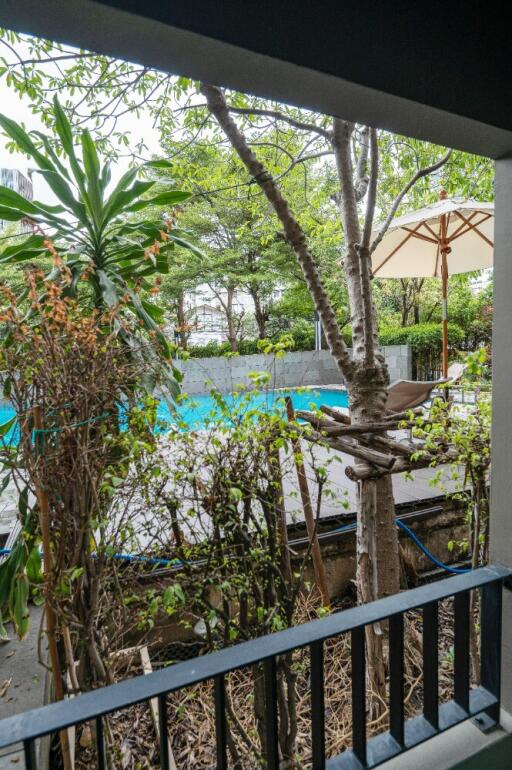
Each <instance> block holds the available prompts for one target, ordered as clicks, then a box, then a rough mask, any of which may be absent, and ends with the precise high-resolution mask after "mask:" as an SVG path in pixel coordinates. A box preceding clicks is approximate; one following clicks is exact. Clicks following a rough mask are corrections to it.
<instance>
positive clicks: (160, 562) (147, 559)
mask: <svg viewBox="0 0 512 770" xmlns="http://www.w3.org/2000/svg"><path fill="white" fill-rule="evenodd" d="M10 553H11V549H10V548H0V556H8V555H9V554H10ZM112 558H113V559H119V560H120V561H140V562H144V563H145V564H150V565H151V566H155V565H156V566H158V567H168V566H169V564H182V562H181V561H180V560H179V559H156V558H154V557H151V556H136V555H133V554H131V553H115V554H114V555H113V557H112Z"/></svg>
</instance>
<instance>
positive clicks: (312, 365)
mask: <svg viewBox="0 0 512 770" xmlns="http://www.w3.org/2000/svg"><path fill="white" fill-rule="evenodd" d="M384 355H385V356H386V361H387V364H388V366H389V376H390V378H391V381H392V382H393V380H399V379H404V380H407V379H411V349H410V347H409V346H408V345H389V346H387V347H385V348H384ZM178 366H179V368H180V369H181V370H182V372H183V374H184V381H183V391H184V392H185V393H189V394H190V395H197V394H200V393H207V392H208V391H209V390H210V389H211V388H212V387H215V388H217V389H218V390H220V391H221V392H222V393H229V392H230V391H232V390H233V387H234V386H235V385H237V384H240V383H243V382H247V375H248V373H249V372H257V371H260V372H263V371H269V372H271V374H272V387H274V388H286V387H300V386H303V385H334V384H337V385H339V384H341V383H342V380H341V377H340V375H339V372H338V369H337V367H336V364H335V363H334V359H333V358H332V356H331V354H330V352H329V351H328V350H320V351H314V350H307V351H297V352H295V353H287V354H286V355H285V357H284V358H282V359H279V360H275V359H274V357H273V356H264V355H252V356H235V357H234V358H224V357H222V356H221V357H214V358H190V359H189V360H188V361H180V362H178ZM208 381H210V384H209V383H208Z"/></svg>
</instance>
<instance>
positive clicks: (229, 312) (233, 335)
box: [224, 286, 238, 353]
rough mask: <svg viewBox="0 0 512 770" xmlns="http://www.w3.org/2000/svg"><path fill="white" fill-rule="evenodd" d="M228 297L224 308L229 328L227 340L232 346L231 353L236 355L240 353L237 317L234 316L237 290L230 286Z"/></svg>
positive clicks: (227, 290)
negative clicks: (234, 301) (234, 299)
mask: <svg viewBox="0 0 512 770" xmlns="http://www.w3.org/2000/svg"><path fill="white" fill-rule="evenodd" d="M226 292H227V297H226V304H225V306H224V310H225V313H226V322H227V326H228V331H227V338H228V342H229V344H230V346H231V351H232V352H233V353H236V352H237V351H238V334H237V331H238V330H237V327H236V323H235V317H234V314H233V298H234V295H235V290H234V288H233V287H232V286H228V288H227V289H226Z"/></svg>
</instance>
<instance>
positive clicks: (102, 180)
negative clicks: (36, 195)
mask: <svg viewBox="0 0 512 770" xmlns="http://www.w3.org/2000/svg"><path fill="white" fill-rule="evenodd" d="M54 116H55V129H56V132H57V135H58V137H59V140H60V144H61V148H62V155H61V157H59V156H58V155H57V153H56V152H55V150H54V149H53V148H52V146H51V143H50V141H49V140H48V138H47V137H45V136H44V135H42V134H40V133H37V132H34V134H33V135H36V136H37V137H38V139H39V141H40V143H41V144H42V147H43V149H42V150H40V149H38V147H37V146H36V144H35V142H34V141H33V139H32V138H31V136H30V134H28V133H27V132H25V131H24V130H23V129H22V128H21V127H20V126H19V125H17V124H16V123H15V122H14V121H12V120H11V119H10V118H7V117H6V116H5V115H0V126H1V127H2V129H3V130H4V132H5V133H6V134H7V135H8V136H9V137H10V138H11V139H13V140H14V141H15V142H16V144H17V145H18V147H19V148H20V150H22V152H24V153H26V154H27V155H29V156H30V157H31V159H32V160H33V161H34V163H35V165H36V166H37V170H38V172H39V173H40V174H41V175H42V176H43V177H44V179H45V180H46V182H47V183H48V185H49V187H50V188H51V190H52V191H53V193H54V195H55V196H56V197H57V199H58V200H59V205H57V206H48V205H47V204H45V203H42V202H39V201H27V200H25V198H23V197H22V196H20V195H18V194H17V193H16V192H14V191H13V190H10V189H9V188H6V187H1V186H0V218H1V219H5V220H8V221H11V222H16V221H21V220H28V221H30V222H31V223H32V224H33V227H34V234H33V235H30V236H28V237H27V238H26V240H25V241H24V242H23V243H21V244H17V245H16V246H10V247H7V248H5V249H4V250H3V251H2V252H0V263H4V264H5V263H8V264H12V263H22V262H29V261H33V260H34V259H37V258H38V257H42V256H45V255H47V254H48V239H49V240H51V242H52V244H53V247H54V248H55V249H56V251H57V253H58V255H59V257H60V259H61V260H62V264H63V265H64V266H65V267H66V268H68V269H69V271H70V273H71V276H72V280H71V283H70V284H69V287H68V289H67V291H68V293H69V294H71V295H73V296H77V295H78V292H79V290H80V287H81V285H82V280H81V279H82V276H83V277H84V280H85V281H87V282H88V283H89V284H90V286H91V287H92V298H93V299H92V301H93V302H94V305H95V307H96V308H97V309H99V310H103V309H107V308H112V307H114V306H116V305H118V304H119V302H120V300H121V298H126V297H128V298H129V299H128V304H127V306H126V307H127V308H128V309H129V311H130V312H131V313H133V314H134V315H135V316H136V317H137V319H138V320H139V321H140V322H141V323H142V325H143V326H144V328H146V329H147V330H148V331H150V332H152V337H154V338H156V339H157V341H158V346H159V353H160V354H162V353H163V356H164V358H169V357H170V350H169V346H168V344H167V342H166V339H165V337H164V335H163V334H162V332H161V330H160V327H159V323H160V322H161V321H162V312H161V311H160V309H159V308H157V307H156V306H155V305H153V304H152V303H151V302H148V301H146V300H144V298H143V297H141V296H140V295H139V291H140V287H141V286H142V288H149V287H150V286H151V281H152V279H153V278H154V277H155V276H156V275H157V274H159V273H167V272H168V270H169V264H168V257H169V252H170V251H171V250H172V249H174V248H175V246H176V245H179V246H180V247H182V248H189V249H191V250H194V251H196V252H197V249H195V247H194V246H192V245H191V244H190V243H189V242H188V241H187V239H186V235H185V234H184V233H182V232H179V231H178V230H174V229H172V228H168V227H167V225H166V221H165V219H164V218H162V219H160V220H156V219H154V218H151V219H150V220H147V221H145V220H144V219H142V220H140V215H139V220H140V221H131V220H130V216H131V215H133V214H134V213H135V212H143V211H144V210H145V209H147V208H148V207H152V210H154V207H161V208H164V207H171V208H172V207H174V206H176V205H177V204H179V203H182V202H183V201H185V200H186V199H187V198H188V197H189V193H186V192H183V191H181V190H165V191H163V192H162V191H160V192H158V194H157V195H155V196H153V197H151V196H149V195H148V193H149V191H150V190H151V188H152V187H153V185H155V183H156V180H154V181H152V180H150V179H149V180H148V179H144V180H142V179H139V178H138V177H139V176H140V174H141V172H142V171H143V170H144V169H148V168H157V169H161V168H168V167H169V166H170V164H169V163H168V162H167V161H165V160H157V161H150V162H148V163H145V164H142V165H141V166H139V167H137V168H132V169H130V170H129V171H127V172H126V173H125V174H124V175H123V176H122V177H121V179H120V180H119V181H118V182H117V184H116V185H114V186H113V187H112V189H111V190H110V191H109V182H110V168H109V165H108V164H107V163H106V164H104V165H103V166H102V163H101V161H100V158H99V157H98V154H97V151H96V147H95V144H94V141H93V140H92V138H91V136H90V134H89V132H88V131H83V132H82V133H81V136H80V137H79V139H80V147H81V150H80V152H77V149H76V146H75V143H76V144H78V142H75V140H76V139H78V138H77V137H74V136H73V132H72V129H71V126H70V123H69V121H68V119H67V118H66V115H65V113H64V111H63V110H62V107H61V106H60V104H59V102H58V99H57V98H55V100H54ZM86 267H87V268H89V269H88V270H85V268H86ZM86 294H87V296H91V292H87V293H86Z"/></svg>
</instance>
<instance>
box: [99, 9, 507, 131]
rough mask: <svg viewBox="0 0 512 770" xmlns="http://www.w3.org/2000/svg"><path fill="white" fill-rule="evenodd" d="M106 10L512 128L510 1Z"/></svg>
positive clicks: (495, 124) (498, 125)
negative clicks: (122, 13)
mask: <svg viewBox="0 0 512 770" xmlns="http://www.w3.org/2000/svg"><path fill="white" fill-rule="evenodd" d="M100 2H102V3H104V4H106V5H110V6H112V7H117V8H119V9H123V10H125V11H131V12H132V13H137V14H141V15H143V16H147V17H150V18H153V19H155V20H158V21H161V22H164V23H167V24H171V25H173V26H176V27H179V28H182V29H187V30H191V31H193V32H196V33H199V34H202V35H205V36H207V37H212V38H214V39H217V40H221V41H224V42H229V43H232V44H234V45H237V46H239V47H242V48H246V49H249V50H251V51H254V52H258V53H263V54H267V55H269V56H272V57H275V58H277V59H282V60H285V61H289V62H292V63H294V64H299V65H303V66H306V67H308V68H311V69H316V70H320V71H321V72H324V73H328V74H331V75H335V76H338V77H342V78H344V79H346V80H350V81H353V82H355V83H358V84H362V85H365V86H370V87H371V88H375V89H377V90H381V91H387V92H388V93H393V94H395V95H397V96H401V97H405V98H407V99H411V100H414V101H417V102H420V103H423V104H427V105H429V106H435V107H438V108H440V109H443V110H447V111H450V112H455V113H457V114H459V115H463V116H466V117H471V118H474V119H476V120H479V121H482V122H485V123H490V124H491V125H494V126H497V127H501V128H506V129H512V77H511V75H512V64H511V61H512V46H511V33H510V22H507V21H506V19H507V16H508V15H507V14H506V10H507V9H508V10H509V12H510V8H511V5H510V2H509V3H505V2H501V1H500V2H492V1H488V2H482V1H481V0H479V1H476V0H466V2H463V1H462V0H451V1H450V2H446V0H445V1H444V2H440V0H428V2H427V0H421V2H419V1H418V0H332V1H331V0H304V1H303V2H300V0H294V1H292V0H280V1H279V0H274V2H271V1H270V0H245V1H244V0H217V2H211V1H208V0H185V1H184V2H182V1H181V0H167V1H166V2H165V1H162V0H100Z"/></svg>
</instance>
